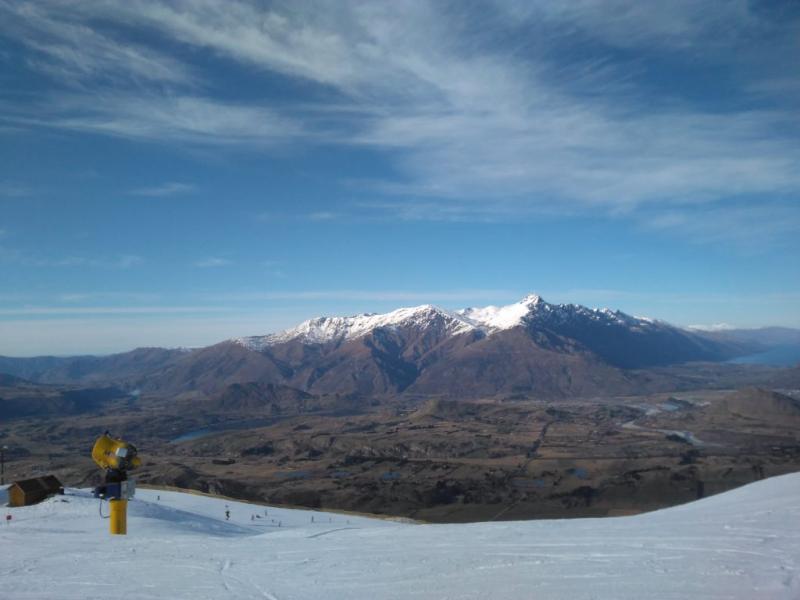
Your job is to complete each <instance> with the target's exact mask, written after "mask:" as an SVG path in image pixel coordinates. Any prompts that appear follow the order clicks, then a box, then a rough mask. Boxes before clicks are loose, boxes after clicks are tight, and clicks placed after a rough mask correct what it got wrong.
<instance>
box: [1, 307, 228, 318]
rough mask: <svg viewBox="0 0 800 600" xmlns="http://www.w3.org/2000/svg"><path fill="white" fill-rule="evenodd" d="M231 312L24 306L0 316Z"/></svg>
mask: <svg viewBox="0 0 800 600" xmlns="http://www.w3.org/2000/svg"><path fill="white" fill-rule="evenodd" d="M232 310H233V309H231V308H230V307H225V306H26V307H23V308H0V315H2V316H48V315H158V314H199V313H209V312H231V311H232Z"/></svg>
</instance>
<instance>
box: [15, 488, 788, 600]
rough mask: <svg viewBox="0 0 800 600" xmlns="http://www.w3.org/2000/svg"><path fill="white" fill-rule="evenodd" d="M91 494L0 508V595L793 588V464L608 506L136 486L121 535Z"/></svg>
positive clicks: (522, 593)
mask: <svg viewBox="0 0 800 600" xmlns="http://www.w3.org/2000/svg"><path fill="white" fill-rule="evenodd" d="M157 496H160V500H158V499H157ZM98 505H99V501H97V500H95V499H93V498H91V497H90V496H89V495H88V493H87V492H86V491H79V490H67V495H66V496H64V497H58V498H53V499H51V500H48V501H47V502H45V503H42V504H40V505H38V506H33V507H25V508H15V509H4V510H5V511H6V512H7V513H9V512H10V514H12V516H13V520H12V522H11V523H10V524H5V522H4V523H2V524H0V547H1V548H2V550H0V598H3V599H17V598H20V599H30V598H35V599H37V600H38V599H41V598H58V599H60V600H63V599H87V598H98V599H100V598H102V599H104V600H107V599H108V598H126V599H140V598H141V599H148V598H166V599H172V598H187V599H188V598H191V599H203V598H236V599H245V598H258V599H265V598H266V599H279V600H289V599H305V598H321V599H329V600H333V599H354V598H365V599H370V600H372V599H376V600H383V599H388V598H450V599H467V598H480V599H488V598H504V599H505V598H514V599H526V600H528V599H532V598H535V599H537V600H546V599H564V600H582V599H587V600H588V599H590V598H591V599H599V598H608V599H615V600H625V599H631V600H634V599H635V600H640V599H643V598H663V599H675V600H685V599H699V598H703V599H709V598H742V599H747V600H752V599H759V600H761V599H786V600H789V599H793V600H796V599H798V598H800V473H796V474H792V475H785V476H782V477H776V478H773V479H768V480H764V481H761V482H758V483H755V484H752V485H749V486H746V487H743V488H740V489H737V490H734V491H732V492H728V493H725V494H721V495H718V496H714V497H711V498H706V499H704V500H700V501H698V502H694V503H691V504H687V505H683V506H679V507H675V508H671V509H667V510H662V511H658V512H654V513H649V514H646V515H639V516H635V517H621V518H607V519H578V520H554V521H527V522H494V523H479V524H470V525H418V524H407V523H399V522H391V521H384V520H379V519H369V518H364V517H353V516H348V515H341V514H330V513H323V512H316V511H304V510H288V509H276V508H266V510H267V511H268V514H267V515H266V516H265V515H264V510H265V507H261V506H256V505H250V504H246V503H239V502H226V501H225V500H221V499H215V498H209V497H205V496H198V495H193V494H183V493H178V492H166V491H160V492H159V491H155V490H139V492H137V498H136V499H135V500H134V501H132V502H131V504H130V507H129V520H128V531H129V535H127V536H124V537H123V536H117V537H113V538H112V537H111V536H109V534H108V533H107V527H108V521H107V520H103V519H101V518H100V516H99V514H98ZM226 505H227V507H228V509H229V510H230V513H231V515H230V521H226V520H225V516H224V512H225V510H226ZM103 510H104V511H107V506H104V507H103ZM255 514H259V515H260V516H261V517H262V518H260V519H255V518H254V515H255ZM312 517H313V522H312ZM279 525H280V526H279Z"/></svg>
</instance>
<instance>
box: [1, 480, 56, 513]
mask: <svg viewBox="0 0 800 600" xmlns="http://www.w3.org/2000/svg"><path fill="white" fill-rule="evenodd" d="M63 489H64V488H63V487H62V485H61V482H60V481H59V480H58V479H57V478H56V477H55V476H54V475H46V476H45V477H34V478H33V479H22V480H21V481H15V482H14V483H12V484H11V485H10V486H9V488H8V505H9V506H30V505H31V504H37V503H38V502H41V501H42V500H44V499H46V498H49V497H50V496H53V495H55V494H59V493H62V491H63Z"/></svg>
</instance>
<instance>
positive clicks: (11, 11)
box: [0, 1, 193, 88]
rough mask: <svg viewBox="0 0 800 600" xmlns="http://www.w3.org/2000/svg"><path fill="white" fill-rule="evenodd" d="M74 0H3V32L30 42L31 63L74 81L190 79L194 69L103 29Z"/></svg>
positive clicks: (69, 82) (78, 84)
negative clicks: (38, 1)
mask: <svg viewBox="0 0 800 600" xmlns="http://www.w3.org/2000/svg"><path fill="white" fill-rule="evenodd" d="M69 4H70V3H63V2H59V3H53V2H51V3H48V2H45V3H42V4H39V5H37V4H34V3H31V2H24V3H20V2H13V1H11V2H7V1H0V33H2V34H5V35H7V36H9V37H13V38H15V39H17V40H18V41H19V42H21V43H23V44H25V45H27V46H28V47H29V48H30V49H31V50H32V51H33V54H32V56H31V58H29V59H28V64H30V65H31V66H32V67H33V68H35V69H37V70H39V71H42V72H44V73H45V74H48V75H50V76H52V77H55V78H56V79H58V80H59V81H60V82H61V83H62V84H64V85H67V86H70V87H79V88H80V87H83V86H84V85H86V83H87V80H97V79H99V80H103V79H105V80H111V81H123V82H125V83H133V84H137V83H149V82H156V83H169V84H190V83H192V81H193V76H192V75H191V72H190V69H189V68H187V67H186V65H185V64H184V63H182V62H180V61H178V60H176V59H174V58H171V57H169V56H166V55H164V54H162V53H159V52H156V51H154V50H153V49H152V48H149V47H147V46H143V45H139V44H135V43H132V42H128V41H124V40H123V39H121V38H120V37H119V36H114V37H112V36H111V35H106V34H103V33H101V32H100V31H98V29H97V28H95V27H93V26H92V25H91V24H90V23H88V22H81V21H80V20H78V19H76V18H75V17H76V16H77V15H76V12H78V11H75V10H74V9H75V8H76V7H74V6H72V7H71V6H69Z"/></svg>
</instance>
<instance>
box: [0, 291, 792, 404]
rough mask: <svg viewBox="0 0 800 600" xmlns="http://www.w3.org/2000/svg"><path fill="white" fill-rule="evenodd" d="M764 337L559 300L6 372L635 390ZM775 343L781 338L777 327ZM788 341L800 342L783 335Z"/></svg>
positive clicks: (192, 385)
mask: <svg viewBox="0 0 800 600" xmlns="http://www.w3.org/2000/svg"><path fill="white" fill-rule="evenodd" d="M758 331H760V330H749V333H742V331H726V332H713V333H711V332H701V331H695V330H686V329H682V328H679V327H675V326H673V325H670V324H668V323H666V322H663V321H659V320H654V319H649V318H645V317H635V316H631V315H628V314H625V313H623V312H621V311H613V310H609V309H591V308H586V307H584V306H580V305H575V304H551V303H548V302H546V301H545V300H543V299H542V298H541V297H540V296H537V295H535V294H531V295H528V296H526V297H524V298H523V299H521V300H520V301H519V302H516V303H514V304H510V305H507V306H500V307H496V306H488V307H483V308H467V309H463V310H458V311H448V310H444V309H441V308H438V307H436V306H432V305H422V306H417V307H412V308H401V309H398V310H395V311H392V312H389V313H385V314H362V315H356V316H351V317H320V318H315V319H310V320H308V321H305V322H303V323H301V324H299V325H298V326H296V327H294V328H291V329H288V330H286V331H283V332H280V333H273V334H268V335H261V336H251V337H243V338H234V339H230V340H226V341H224V342H221V343H219V344H215V345H213V346H209V347H205V348H199V349H193V350H188V349H164V348H139V349H136V350H133V351H131V352H126V353H121V354H114V355H110V356H79V357H68V358H63V357H35V358H9V357H0V373H7V374H10V375H14V376H18V377H24V378H25V379H28V380H31V381H36V382H39V383H56V382H58V383H84V384H86V383H92V384H96V383H99V382H108V381H113V382H115V383H124V384H125V385H127V386H128V388H129V389H135V388H139V389H141V390H142V391H144V392H152V393H168V394H179V393H183V392H191V391H199V392H202V393H206V394H213V393H217V392H219V391H221V390H223V389H225V388H226V387H227V386H229V385H232V384H239V383H253V382H255V383H261V384H280V385H286V386H290V387H292V388H295V389H298V390H302V391H304V392H309V393H313V394H334V393H338V394H363V395H385V394H397V393H407V394H423V395H430V394H440V395H447V396H467V397H475V396H482V395H494V394H500V393H502V394H509V393H512V394H513V393H522V394H531V395H542V396H555V397H561V396H565V395H593V394H598V393H624V392H626V391H627V390H628V389H630V388H632V387H635V386H637V385H639V384H640V383H641V377H640V375H639V374H638V371H639V370H642V369H648V368H653V367H663V366H666V365H674V364H680V363H688V362H698V361H702V362H719V361H726V360H729V359H732V358H734V357H737V356H742V355H745V354H750V353H753V352H757V351H760V350H762V349H764V348H767V347H768V346H769V344H768V343H762V342H761V341H760V339H759V335H758ZM763 331H764V332H765V336H766V337H767V338H768V339H774V338H775V336H776V330H775V329H774V328H772V329H765V330H763ZM781 331H782V333H781V336H780V339H781V340H784V341H785V339H787V337H788V338H791V337H792V336H793V335H797V332H796V331H794V330H781Z"/></svg>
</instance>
